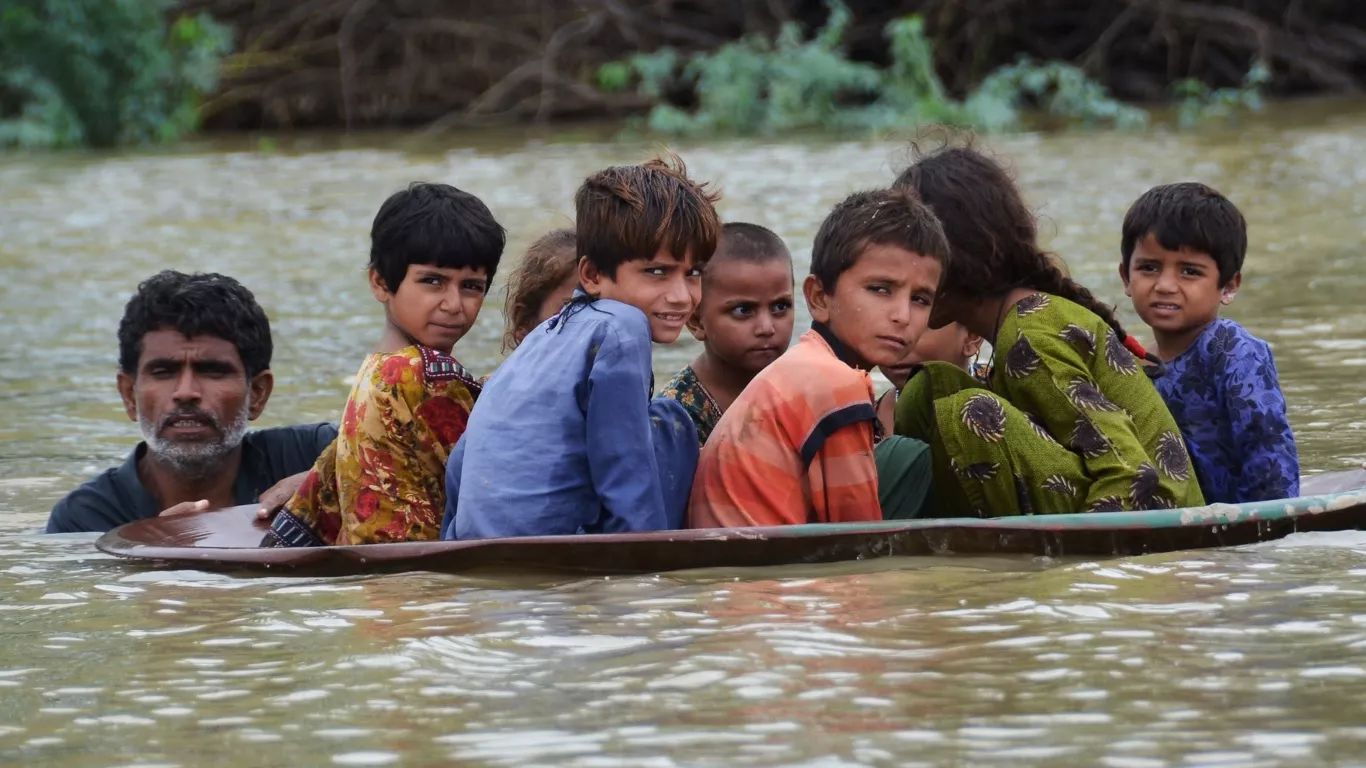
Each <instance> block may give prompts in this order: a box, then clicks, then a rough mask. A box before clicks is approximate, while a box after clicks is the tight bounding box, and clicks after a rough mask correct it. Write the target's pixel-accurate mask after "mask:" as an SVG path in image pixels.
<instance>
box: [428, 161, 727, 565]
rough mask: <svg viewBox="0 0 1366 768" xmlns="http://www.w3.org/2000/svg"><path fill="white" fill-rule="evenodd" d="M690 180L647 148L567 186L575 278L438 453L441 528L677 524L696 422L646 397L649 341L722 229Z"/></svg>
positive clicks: (674, 317) (697, 279)
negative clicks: (449, 449)
mask: <svg viewBox="0 0 1366 768" xmlns="http://www.w3.org/2000/svg"><path fill="white" fill-rule="evenodd" d="M715 200H716V196H714V195H712V194H710V193H709V192H708V191H707V190H706V188H705V185H702V184H698V183H695V182H693V181H692V180H691V179H689V178H688V176H687V173H686V170H685V168H684V166H683V164H682V162H681V161H679V160H678V159H677V158H676V157H671V158H670V159H669V160H663V159H656V160H652V161H650V162H648V163H645V164H643V165H634V166H619V167H614V168H608V169H606V170H604V171H600V172H598V173H595V174H593V175H592V176H590V177H589V178H588V179H587V180H586V181H584V183H583V186H581V187H580V188H579V191H578V193H577V194H576V195H575V196H574V206H575V209H576V223H575V229H574V231H575V233H576V237H577V242H578V252H579V266H578V274H579V286H580V287H581V288H582V290H578V291H575V294H574V297H573V298H572V299H571V300H570V302H569V304H568V305H566V306H565V308H564V309H563V310H561V311H560V313H559V315H557V316H556V317H553V318H551V319H550V320H547V321H546V322H545V323H543V324H542V325H541V326H538V330H537V331H535V332H534V333H531V334H528V335H527V336H526V338H525V339H523V340H522V343H521V345H519V346H518V347H517V349H516V350H515V351H514V352H513V353H512V354H511V355H510V356H508V358H507V360H505V361H504V362H503V364H502V365H501V366H500V367H499V368H498V370H497V371H495V372H494V374H493V376H492V377H490V378H489V381H488V383H487V384H486V385H485V388H484V391H483V393H482V394H481V395H480V400H479V407H478V408H476V409H475V411H474V414H473V415H472V416H471V418H470V422H469V426H468V428H467V429H466V431H465V437H464V439H463V440H461V442H460V444H459V445H458V446H456V450H455V451H454V452H453V453H452V455H451V458H450V460H449V461H448V462H447V471H446V487H447V503H446V518H445V521H444V522H443V524H442V536H443V537H444V538H447V539H456V538H458V539H471V538H491V537H503V536H536V535H555V534H574V533H608V532H619V531H650V530H660V529H666V528H676V527H679V526H680V524H681V523H682V519H683V514H684V510H685V509H686V506H687V501H688V492H689V490H690V488H691V485H692V478H693V472H694V470H695V468H696V465H697V433H696V430H695V429H694V428H693V426H692V422H691V421H690V420H689V419H688V415H687V413H686V412H685V411H684V410H683V408H682V406H680V405H679V404H678V403H677V402H676V401H673V400H667V399H656V400H654V401H653V402H652V401H651V395H652V393H653V391H654V378H653V375H652V370H653V369H652V366H651V361H650V356H651V349H650V343H651V342H652V341H653V342H655V343H660V344H669V343H672V342H674V341H675V340H677V339H678V335H679V333H681V332H682V330H683V328H684V326H685V325H686V323H687V321H688V318H689V317H691V316H692V313H693V310H695V309H696V308H697V301H698V295H699V293H700V292H701V268H702V266H703V265H704V264H705V263H706V261H707V259H709V258H711V255H712V252H713V251H714V250H715V249H716V240H717V236H718V234H719V232H720V229H721V224H720V221H719V220H718V218H717V215H716V209H715V207H714V205H713V204H714V202H715Z"/></svg>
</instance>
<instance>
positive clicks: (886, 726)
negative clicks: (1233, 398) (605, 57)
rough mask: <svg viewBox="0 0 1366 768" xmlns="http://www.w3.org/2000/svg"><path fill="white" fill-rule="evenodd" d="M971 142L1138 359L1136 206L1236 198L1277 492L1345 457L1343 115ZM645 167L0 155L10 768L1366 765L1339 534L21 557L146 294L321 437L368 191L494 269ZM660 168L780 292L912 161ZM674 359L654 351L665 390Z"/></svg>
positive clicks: (38, 550) (3, 631)
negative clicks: (1196, 194)
mask: <svg viewBox="0 0 1366 768" xmlns="http://www.w3.org/2000/svg"><path fill="white" fill-rule="evenodd" d="M992 146H993V147H994V149H995V150H996V151H998V152H999V153H1001V154H1002V155H1003V156H1004V157H1006V158H1008V159H1009V160H1010V161H1011V163H1012V164H1013V166H1014V168H1015V170H1016V173H1017V175H1018V177H1019V179H1020V182H1021V185H1022V186H1023V188H1024V189H1025V190H1026V193H1027V195H1028V197H1029V198H1030V200H1031V202H1032V203H1033V204H1034V206H1035V207H1036V208H1037V209H1038V210H1039V212H1040V214H1041V215H1042V217H1043V227H1042V229H1043V232H1044V235H1045V238H1046V240H1047V241H1048V243H1049V246H1050V247H1051V248H1053V249H1054V250H1056V251H1057V252H1058V253H1059V254H1061V255H1062V256H1063V257H1064V258H1065V259H1066V260H1067V262H1068V264H1069V265H1070V267H1071V269H1072V271H1073V274H1074V276H1075V277H1077V278H1078V279H1079V280H1081V281H1082V282H1083V283H1085V284H1087V285H1088V286H1090V287H1091V288H1092V289H1093V290H1094V291H1095V292H1096V293H1097V294H1098V295H1100V296H1102V297H1104V298H1106V299H1107V300H1109V301H1111V302H1115V303H1118V304H1120V306H1121V309H1122V310H1123V312H1122V313H1121V317H1122V318H1123V319H1124V320H1125V321H1126V322H1128V323H1130V324H1131V325H1133V326H1135V327H1134V330H1135V333H1136V335H1139V336H1140V337H1144V336H1145V333H1144V332H1143V330H1144V329H1142V327H1141V325H1139V324H1138V323H1137V320H1136V318H1135V316H1134V315H1133V313H1132V311H1130V310H1129V308H1128V306H1127V301H1126V300H1125V298H1124V296H1123V292H1122V288H1121V285H1120V282H1119V278H1118V276H1117V274H1116V266H1117V263H1118V242H1119V224H1120V220H1121V219H1122V217H1123V214H1124V211H1125V209H1126V208H1127V206H1128V205H1129V203H1130V202H1132V200H1133V199H1134V198H1135V197H1136V196H1137V195H1139V194H1140V193H1141V192H1142V191H1143V190H1144V189H1146V188H1147V187H1148V186H1150V185H1152V184H1156V183H1160V182H1165V181H1173V180H1179V179H1188V178H1196V179H1200V180H1203V181H1206V182H1208V183H1211V184H1213V185H1214V186H1216V187H1218V188H1220V189H1221V190H1222V191H1223V192H1225V193H1226V194H1227V195H1229V196H1230V197H1231V198H1232V199H1233V200H1234V201H1235V202H1236V203H1237V204H1238V205H1239V207H1240V208H1241V209H1242V211H1243V213H1244V214H1245V215H1246V217H1247V219H1248V221H1249V237H1250V243H1251V245H1250V249H1249V254H1248V259H1247V263H1246V265H1245V268H1244V281H1243V289H1242V291H1241V292H1240V294H1239V296H1238V298H1237V300H1236V301H1235V303H1234V304H1233V306H1232V308H1231V309H1230V310H1229V312H1228V314H1229V315H1230V316H1232V317H1234V318H1235V319H1237V320H1239V321H1241V322H1243V323H1244V324H1245V325H1247V326H1248V327H1249V328H1250V329H1251V330H1252V331H1253V332H1254V333H1256V334H1258V335H1259V336H1262V337H1263V338H1265V339H1267V340H1269V341H1270V342H1271V344H1272V346H1273V348H1274V350H1275V354H1276V359H1277V362H1278V365H1279V368H1280V372H1281V380H1282V384H1283V386H1284V389H1285V392H1286V396H1287V398H1288V400H1289V402H1290V418H1291V423H1292V425H1293V426H1294V428H1295V431H1296V434H1297V437H1298V439H1299V444H1300V451H1301V459H1302V462H1303V464H1304V467H1305V469H1306V470H1307V471H1324V470H1331V469H1342V468H1348V467H1352V466H1355V465H1358V464H1359V463H1360V462H1362V461H1363V460H1366V384H1363V377H1366V299H1364V298H1363V297H1366V273H1364V272H1363V267H1362V264H1363V261H1362V257H1361V255H1360V250H1361V244H1362V223H1361V222H1363V221H1366V163H1363V162H1362V161H1361V158H1362V157H1366V104H1364V105H1355V106H1354V105H1343V104H1333V105H1323V104H1285V105H1276V106H1274V107H1273V108H1272V110H1271V113H1270V114H1268V115H1267V116H1265V117H1260V118H1258V119H1256V120H1254V121H1252V122H1250V123H1244V124H1243V125H1241V126H1239V127H1238V128H1236V129H1233V128H1229V129H1222V128H1216V129H1211V130H1208V131H1204V132H1200V133H1168V132H1163V131H1156V130H1154V131H1151V132H1149V133H1146V134H1137V135H1135V134H1117V133H1091V134H1063V135H1048V136H1041V135H1021V136H1011V137H1005V138H1001V139H995V140H993V142H992ZM651 149H652V145H651V144H649V143H647V142H633V141H609V140H603V139H601V138H600V137H595V136H593V135H589V136H580V137H578V138H576V139H575V140H573V141H570V140H566V139H563V138H561V139H556V140H544V139H530V138H527V137H525V136H515V135H506V134H503V135H496V134H485V135H478V136H456V137H448V138H445V139H425V140H415V139H412V138H410V137H389V136H376V137H364V138H355V139H348V140H345V141H343V140H340V139H336V138H326V137H324V138H307V137H305V138H294V139H282V140H280V143H279V144H278V145H271V146H270V147H269V151H263V150H262V147H261V146H259V145H256V144H253V143H252V142H251V141H249V140H246V139H226V140H210V141H203V142H199V143H193V144H189V145H185V146H183V147H179V148H177V149H175V150H170V151H164V152H142V153H121V154H115V155H106V154H65V155H30V156H19V155H9V156H5V155H0V267H3V270H4V275H5V280H3V281H0V320H2V321H3V323H4V326H5V333H4V337H3V338H4V340H3V341H2V342H0V362H3V365H0V403H3V412H4V416H3V418H0V764H14V763H20V762H23V763H31V764H35V765H36V764H53V765H57V764H60V765H68V766H116V765H117V766H123V765H139V766H153V765H157V766H161V765H213V764H248V765H328V764H336V765H390V764H396V765H397V764H402V765H444V764H472V765H509V766H511V765H516V766H526V765H546V766H550V765H556V766H561V765H563V766H673V765H706V766H732V765H756V766H758V765H764V766H767V765H808V766H853V765H877V766H883V765H885V766H903V765H916V764H927V765H928V764H946V763H948V764H953V763H961V764H973V765H993V764H996V765H1007V764H1009V765H1017V764H1038V765H1107V766H1116V767H1118V768H1129V767H1132V768H1147V767H1148V766H1154V767H1156V766H1167V765H1171V766H1186V765H1287V766H1289V765H1295V766H1299V765H1310V764H1351V763H1356V764H1362V763H1366V720H1364V719H1363V716H1362V715H1363V712H1366V705H1363V702H1366V533H1346V534H1331V535H1330V534H1299V535H1294V536H1291V537H1289V538H1287V539H1285V540H1283V541H1279V542H1272V543H1268V544H1262V545H1256V546H1251V547H1243V548H1234V549H1224V550H1209V551H1200V552H1182V553H1172V554H1167V555H1155V556H1146V557H1133V558H1117V559H1110V560H1100V561H1082V560H1069V561H1058V560H1048V559H1029V558H999V559H990V558H982V559H977V558H973V559H968V558H933V559H914V558H901V559H889V560H880V561H873V562H867V563H855V564H843V565H831V566H803V567H792V568H770V569H752V570H732V571H695V572H682V573H672V574H664V575H655V576H642V577H627V578H621V577H617V578H596V577H595V578H575V577H565V576H558V577H557V576H548V575H544V574H541V575H535V574H531V575H528V574H507V573H480V574H473V575H463V576H449V575H438V574H429V573H413V574H404V575H385V576H374V577H360V578H334V579H294V578H280V577H270V578H255V577H247V576H232V575H223V574H209V573H202V572H196V571H172V570H164V569H151V568H145V567H136V566H132V565H128V564H125V563H122V562H119V561H116V560H113V559H111V558H107V557H104V556H102V555H100V554H98V553H96V552H95V551H94V549H93V547H92V542H93V539H94V537H93V536H58V537H45V536H39V535H35V534H34V533H33V531H34V530H35V529H37V528H39V527H40V526H41V525H42V523H43V521H44V520H45V519H46V515H47V511H48V509H50V507H51V505H52V504H53V502H55V501H56V500H57V499H58V498H60V497H61V495H63V494H64V493H65V492H66V491H67V490H69V489H70V488H71V487H73V486H75V485H76V484H78V483H79V482H80V481H82V480H83V479H85V478H87V477H88V476H90V475H92V474H94V473H95V472H97V471H99V470H102V469H104V468H106V467H108V466H112V465H114V464H116V463H118V462H120V461H121V460H122V459H123V457H124V455H125V454H126V452H127V451H128V450H129V449H130V448H131V446H132V445H133V444H134V443H135V442H136V441H137V439H138V437H137V430H136V426H135V425H134V424H132V423H131V422H129V421H128V420H127V419H126V418H125V417H124V415H123V413H122V408H121V406H120V404H119V400H118V396H117V393H116V392H115V390H114V386H113V383H114V371H115V358H116V341H115V330H116V326H117V322H118V318H119V317H120V315H121V312H122V306H123V303H124V302H125V301H126V300H127V298H128V296H129V295H130V293H131V292H132V290H133V289H134V287H135V285H136V283H137V282H138V280H140V279H141V278H143V277H146V276H147V275H150V274H151V273H153V272H155V271H156V270H158V269H161V268H164V267H174V268H178V269H182V270H212V271H220V272H225V273H228V274H232V275H234V276H236V277H237V278H239V279H240V280H242V281H243V282H244V283H245V284H246V285H247V286H248V287H250V288H252V289H253V290H254V291H255V292H256V295H257V297H258V298H259V299H260V301H261V303H262V304H263V305H264V306H265V308H266V310H267V311H268V313H269V314H270V316H271V320H272V323H273V327H274V330H275V345H276V354H275V360H274V364H273V368H274V370H275V373H276V378H277V386H276V391H275V394H274V396H273V397H272V399H271V401H270V405H269V407H268V408H267V411H266V414H265V416H264V417H263V419H262V420H261V422H260V423H261V424H262V425H274V424H283V423H291V422H299V421H317V420H324V419H335V418H336V414H337V412H338V411H339V409H340V407H341V404H342V403H343V401H344V399H345V396H346V392H347V389H348V379H349V377H350V375H351V374H352V373H353V372H354V369H355V368H356V366H357V365H358V364H359V362H360V360H361V358H362V357H363V356H364V354H365V352H366V351H367V350H368V348H369V346H370V345H371V344H372V342H373V341H374V340H375V338H376V336H377V331H378V327H379V322H380V317H381V316H380V313H379V309H378V305H377V304H375V303H374V301H373V300H372V299H371V298H370V296H369V293H368V291H367V290H366V288H365V284H364V272H363V265H364V263H365V260H366V257H367V249H368V241H367V233H368V229H369V224H370V220H371V219H372V217H373V215H374V212H375V210H376V209H377V208H378V206H379V203H380V202H381V201H382V200H383V199H384V197H385V196H387V195H388V194H389V193H390V192H392V191H394V190H395V189H398V188H400V187H401V186H403V185H404V184H406V183H407V182H408V181H411V180H415V179H422V180H432V181H444V182H449V183H453V184H456V185H457V186H460V187H462V188H464V189H467V190H470V191H472V192H474V193H475V194H478V195H479V196H480V197H482V198H483V199H484V200H485V201H486V202H487V203H488V204H489V206H490V208H491V209H492V210H493V212H494V214H495V215H496V216H497V217H498V218H499V220H500V221H502V222H503V223H504V224H505V225H506V226H507V228H508V230H509V235H510V242H509V249H508V254H509V258H508V260H507V262H505V264H507V265H508V266H510V264H511V262H512V261H513V260H514V259H515V257H516V255H517V254H520V253H521V251H522V250H523V249H524V248H525V247H526V245H527V244H528V243H529V242H530V241H531V240H532V239H534V238H535V237H536V236H538V235H539V234H541V233H542V232H544V231H545V230H547V229H549V228H552V227H556V226H566V225H570V224H571V223H572V207H571V198H572V194H573V191H574V189H575V188H576V186H577V185H578V183H579V182H580V181H581V180H582V179H583V177H584V176H585V175H586V174H588V173H589V172H591V171H593V170H595V169H597V168H599V167H602V166H604V165H608V164H615V163H626V162H634V161H638V160H640V159H642V158H643V157H645V156H646V155H647V153H648V152H650V150H651ZM675 149H677V150H678V151H679V152H680V153H681V154H682V155H683V156H684V158H685V159H686V160H687V161H688V164H689V167H690V169H691V171H692V172H693V174H694V175H695V176H698V177H701V178H705V179H711V180H713V181H715V182H716V183H717V184H718V185H719V186H720V187H721V189H722V190H723V192H724V194H725V199H724V201H723V203H722V206H721V211H722V215H723V217H725V218H726V219H729V220H748V221H755V222H758V223H761V224H765V225H767V226H769V227H771V228H773V229H774V230H776V231H777V232H778V233H779V234H781V235H782V236H784V238H786V239H787V240H788V242H789V244H790V245H791V246H792V249H793V252H794V255H795V256H796V257H797V260H798V272H799V275H800V274H801V273H803V272H804V268H805V263H806V260H807V258H808V256H809V252H810V245H811V239H812V237H813V235H814V233H815V230H816V228H817V226H818V225H819V223H820V220H821V219H822V218H823V216H824V215H825V213H826V211H827V210H828V209H829V207H830V206H831V205H832V204H833V203H834V202H836V201H837V200H839V199H840V198H842V197H843V196H844V195H845V194H847V193H848V192H850V191H852V190H854V189H858V188H866V187H872V186H878V185H885V184H886V183H888V182H889V181H890V180H891V179H892V178H893V176H894V175H895V173H896V172H897V171H899V170H900V168H901V167H902V166H903V165H904V163H905V162H906V159H907V154H906V150H905V149H904V146H903V145H902V144H900V143H897V142H895V141H868V142H835V141H829V140H803V141H800V142H790V143H762V142H755V141H743V142H741V141H729V142H712V143H706V144H700V143H698V144H691V143H680V144H677V145H675ZM503 269H504V271H506V269H507V266H505V267H504V268H503ZM500 299H501V280H500V281H499V285H498V286H497V289H496V290H495V292H494V294H493V295H492V296H491V297H490V301H489V303H488V304H486V306H485V310H484V313H483V314H482V315H481V317H480V322H479V324H478V326H477V327H476V329H475V330H474V331H473V332H472V333H471V334H470V336H468V337H467V338H466V339H465V340H463V341H462V342H461V343H460V344H459V345H458V346H457V348H456V352H457V355H458V356H459V357H460V358H461V360H462V361H463V362H464V363H465V364H466V365H467V366H468V367H470V368H471V369H473V370H475V371H476V372H479V373H484V372H488V371H489V370H491V369H492V368H493V367H494V366H495V365H496V364H497V361H498V360H499V354H498V340H499V337H500V335H501V331H502V325H501V316H500V315H499V308H500V306H501V300H500ZM799 324H800V325H804V324H805V319H804V316H803V319H802V320H799ZM695 351H696V350H695V348H694V347H692V346H691V345H690V344H687V343H683V344H679V345H676V346H674V347H657V348H656V358H655V360H656V377H657V379H659V380H660V381H662V380H663V379H664V377H667V376H668V375H669V374H670V373H671V372H672V371H673V370H675V369H677V368H678V367H680V366H681V365H683V364H684V363H686V362H687V361H688V360H689V359H690V358H691V356H692V355H693V354H695Z"/></svg>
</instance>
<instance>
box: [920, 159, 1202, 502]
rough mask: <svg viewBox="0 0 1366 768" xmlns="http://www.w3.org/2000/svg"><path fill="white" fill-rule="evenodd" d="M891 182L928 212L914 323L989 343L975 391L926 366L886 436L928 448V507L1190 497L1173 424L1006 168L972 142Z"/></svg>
mask: <svg viewBox="0 0 1366 768" xmlns="http://www.w3.org/2000/svg"><path fill="white" fill-rule="evenodd" d="M916 153H917V157H916V159H915V161H914V162H913V163H912V165H911V166H910V167H909V168H907V169H906V170H905V171H904V172H902V174H901V176H900V177H899V178H898V179H897V182H896V185H897V186H899V187H904V188H909V189H912V190H914V191H915V192H916V193H917V194H918V195H919V196H920V198H921V199H922V200H923V201H924V202H925V203H926V204H927V205H929V207H930V208H931V209H932V210H933V211H934V212H935V215H937V216H938V217H939V220H940V221H941V222H942V223H943V225H944V232H945V234H946V235H947V236H948V240H949V249H950V258H949V259H948V261H947V263H946V265H945V271H944V275H943V279H942V281H941V283H940V287H939V293H938V295H937V296H936V298H935V302H934V306H933V308H932V310H931V312H930V318H929V326H930V327H931V328H940V327H943V326H945V325H947V324H949V323H952V322H958V323H961V324H962V325H963V326H965V327H966V328H967V329H968V330H969V331H971V332H972V333H975V334H977V335H979V336H981V337H983V338H984V339H986V340H988V341H989V342H991V346H992V372H991V376H990V378H989V380H988V382H987V383H986V385H985V386H984V385H983V384H982V383H980V382H978V381H975V380H974V379H972V378H971V377H970V376H968V375H967V374H966V373H964V372H963V370H962V369H961V368H959V367H957V366H953V365H949V364H946V363H929V364H927V365H925V366H924V367H923V368H922V369H920V370H918V371H917V372H915V373H914V374H913V375H912V377H911V378H910V380H909V381H908V382H907V384H906V387H905V388H904V389H903V390H902V393H901V396H900V398H899V399H898V401H897V409H896V420H895V423H896V431H897V433H898V434H903V435H907V436H910V437H915V438H918V439H920V440H924V441H925V442H927V443H929V444H930V448H931V452H932V454H933V457H934V495H935V503H934V513H935V514H938V515H943V516H961V515H976V516H980V517H987V516H998V515H1019V514H1044V513H1058V512H1082V511H1115V510H1136V509H1157V508H1173V507H1186V506H1196V505H1200V504H1203V503H1204V499H1203V497H1202V496H1201V494H1200V486H1199V484H1198V482H1197V480H1196V477H1195V472H1194V471H1193V470H1192V468H1191V464H1190V459H1189V457H1188V456H1187V454H1186V448H1185V444H1184V443H1183V442H1182V439H1181V432H1180V430H1179V429H1178V428H1177V425H1176V422H1175V421H1174V420H1173V418H1172V415H1171V413H1170V412H1169V411H1168V410H1167V406H1166V405H1165V404H1164V403H1163V401H1162V398H1161V396H1160V395H1159V394H1158V393H1157V390H1156V389H1155V388H1154V387H1153V384H1152V382H1151V381H1150V380H1149V378H1148V376H1146V375H1145V374H1144V368H1145V366H1143V365H1140V362H1139V360H1138V359H1137V358H1148V355H1147V353H1146V352H1145V351H1144V350H1143V348H1142V346H1140V345H1139V344H1138V342H1137V341H1135V340H1134V339H1133V338H1132V337H1131V336H1129V335H1128V334H1127V333H1126V332H1125V331H1124V328H1123V327H1122V326H1121V325H1120V324H1119V322H1118V321H1117V320H1116V319H1115V317H1114V314H1113V312H1112V311H1111V308H1110V307H1107V306H1105V305H1104V304H1102V303H1100V301H1098V300H1097V299H1096V298H1095V297H1094V296H1093V295H1091V292H1090V291H1088V290H1086V288H1084V287H1082V286H1081V285H1079V284H1077V283H1076V282H1075V281H1073V280H1072V279H1071V278H1069V277H1067V276H1066V275H1064V274H1063V272H1062V271H1061V270H1060V269H1059V267H1058V263H1057V260H1056V258H1054V257H1053V256H1051V255H1050V254H1048V253H1045V252H1044V251H1043V250H1041V249H1040V248H1039V246H1038V244H1037V227H1036V223H1035V219H1034V216H1033V214H1032V213H1031V212H1030V210H1029V208H1028V207H1027V206H1026V205H1025V202H1024V199H1023V198H1022V197H1021V195H1020V193H1019V191H1018V190H1017V189H1016V188H1015V184H1014V182H1013V181H1012V180H1011V178H1010V176H1009V174H1007V173H1006V171H1005V170H1004V169H1003V168H1002V167H1001V166H1000V165H998V164H997V163H996V162H995V161H993V160H992V159H991V158H989V157H987V156H986V155H984V154H982V153H981V152H979V151H977V150H976V149H974V148H972V147H971V146H951V145H949V144H948V143H946V144H945V145H944V146H941V147H940V148H938V149H936V150H934V151H932V152H929V153H920V152H919V149H918V148H916Z"/></svg>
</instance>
